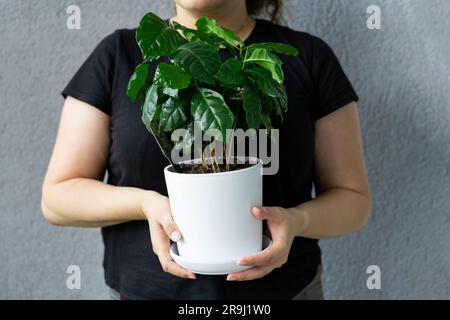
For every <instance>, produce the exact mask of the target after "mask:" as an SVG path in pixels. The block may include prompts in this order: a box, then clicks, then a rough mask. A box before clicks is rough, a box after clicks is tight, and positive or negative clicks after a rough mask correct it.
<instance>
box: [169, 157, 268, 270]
mask: <svg viewBox="0 0 450 320" xmlns="http://www.w3.org/2000/svg"><path fill="white" fill-rule="evenodd" d="M193 162H194V163H198V160H193V161H190V162H187V163H193ZM185 163H186V162H185ZM251 163H254V165H253V166H252V167H249V168H245V169H241V170H236V171H230V172H223V173H211V174H184V173H176V172H174V171H173V169H172V167H171V166H168V167H166V168H165V169H164V174H165V178H166V184H167V189H168V193H169V199H170V206H171V210H172V215H173V219H174V221H175V223H176V224H177V225H178V228H179V229H180V231H181V233H182V235H183V239H182V240H180V241H179V242H178V243H177V249H178V250H177V251H178V254H179V256H180V257H183V258H184V259H186V258H187V259H189V260H190V261H197V262H201V263H203V264H205V263H206V264H208V263H210V264H214V263H218V262H220V261H233V260H234V261H237V260H238V259H239V258H241V257H245V256H248V255H251V254H255V253H257V252H260V251H261V250H262V222H261V221H259V220H257V219H256V218H255V217H254V216H253V215H252V213H251V211H250V210H251V208H252V207H253V206H261V205H262V163H261V161H259V160H258V159H251ZM231 271H233V270H231ZM203 273H206V274H207V273H208V270H206V271H205V272H203ZM215 273H216V274H217V273H218V272H215ZM223 273H226V272H225V271H224V272H223Z"/></svg>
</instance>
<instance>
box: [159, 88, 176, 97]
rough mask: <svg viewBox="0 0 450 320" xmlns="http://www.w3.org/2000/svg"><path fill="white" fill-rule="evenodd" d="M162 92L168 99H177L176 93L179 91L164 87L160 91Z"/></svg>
mask: <svg viewBox="0 0 450 320" xmlns="http://www.w3.org/2000/svg"><path fill="white" fill-rule="evenodd" d="M162 92H163V93H164V94H165V95H167V96H169V97H174V98H178V92H179V90H178V89H172V88H169V87H164V88H163V89H162Z"/></svg>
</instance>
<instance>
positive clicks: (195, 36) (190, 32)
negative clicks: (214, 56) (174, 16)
mask: <svg viewBox="0 0 450 320" xmlns="http://www.w3.org/2000/svg"><path fill="white" fill-rule="evenodd" d="M172 25H173V27H174V28H175V29H177V30H179V31H181V32H182V34H183V35H184V37H185V38H186V39H187V40H188V41H189V42H195V41H203V42H207V43H208V44H209V45H211V46H213V47H214V48H215V49H216V50H219V48H220V46H221V44H222V39H219V38H217V37H212V36H209V35H207V34H205V33H203V32H200V31H198V30H195V29H190V28H187V27H185V26H183V25H181V24H179V23H178V22H176V21H172Z"/></svg>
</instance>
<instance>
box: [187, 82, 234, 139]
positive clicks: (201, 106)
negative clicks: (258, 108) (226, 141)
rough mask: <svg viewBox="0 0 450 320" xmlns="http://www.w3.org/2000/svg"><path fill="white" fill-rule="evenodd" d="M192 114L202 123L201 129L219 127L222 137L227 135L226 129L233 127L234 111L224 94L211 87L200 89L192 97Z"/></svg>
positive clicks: (195, 119)
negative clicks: (226, 101) (228, 104)
mask: <svg viewBox="0 0 450 320" xmlns="http://www.w3.org/2000/svg"><path fill="white" fill-rule="evenodd" d="M191 114H192V115H193V117H194V121H198V122H199V123H200V128H201V130H203V131H206V130H208V129H218V130H220V132H221V133H222V138H223V137H225V136H226V130H227V129H231V128H232V127H233V123H234V116H233V113H232V112H231V110H230V108H229V107H228V106H227V104H226V103H225V100H224V99H223V97H222V95H220V94H219V93H218V92H216V91H213V90H211V89H206V88H199V89H198V91H197V92H196V93H195V94H194V97H193V99H192V104H191Z"/></svg>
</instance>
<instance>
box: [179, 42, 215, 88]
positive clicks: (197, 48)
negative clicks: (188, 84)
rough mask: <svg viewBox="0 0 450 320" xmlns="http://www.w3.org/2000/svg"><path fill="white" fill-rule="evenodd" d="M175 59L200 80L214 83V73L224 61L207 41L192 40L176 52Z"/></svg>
mask: <svg viewBox="0 0 450 320" xmlns="http://www.w3.org/2000/svg"><path fill="white" fill-rule="evenodd" d="M173 61H174V62H175V63H176V64H178V65H179V66H181V67H182V68H183V69H184V70H186V71H187V72H189V74H190V75H191V76H192V77H193V78H194V79H197V80H199V81H202V82H204V83H207V84H214V75H215V74H216V73H217V71H218V70H219V67H220V65H221V63H222V61H221V58H220V55H219V53H218V52H217V51H216V50H215V49H214V47H212V46H211V45H209V44H208V43H206V42H191V43H186V44H184V45H182V46H181V47H180V48H178V50H177V51H176V52H175V54H174V56H173Z"/></svg>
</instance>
